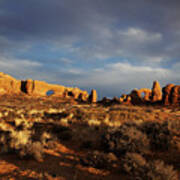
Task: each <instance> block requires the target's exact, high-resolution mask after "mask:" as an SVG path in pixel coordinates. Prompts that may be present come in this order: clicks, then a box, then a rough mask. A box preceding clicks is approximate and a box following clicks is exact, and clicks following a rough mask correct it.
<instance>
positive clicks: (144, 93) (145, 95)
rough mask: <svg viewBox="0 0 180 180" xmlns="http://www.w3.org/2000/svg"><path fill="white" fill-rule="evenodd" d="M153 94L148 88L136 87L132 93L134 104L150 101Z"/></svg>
mask: <svg viewBox="0 0 180 180" xmlns="http://www.w3.org/2000/svg"><path fill="white" fill-rule="evenodd" d="M151 95H152V91H151V90H150V89H147V88H142V89H139V90H138V89H134V90H133V91H132V92H131V94H130V97H131V102H132V104H142V103H144V102H149V101H150V98H151Z"/></svg>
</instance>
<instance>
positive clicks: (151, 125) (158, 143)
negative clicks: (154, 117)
mask: <svg viewBox="0 0 180 180" xmlns="http://www.w3.org/2000/svg"><path fill="white" fill-rule="evenodd" d="M141 130H142V132H144V133H145V134H146V135H147V137H148V138H149V140H150V145H151V149H152V150H160V151H165V150H168V148H169V147H170V145H171V140H172V135H171V132H170V131H169V129H168V123H166V122H165V123H159V122H145V123H143V124H142V126H141Z"/></svg>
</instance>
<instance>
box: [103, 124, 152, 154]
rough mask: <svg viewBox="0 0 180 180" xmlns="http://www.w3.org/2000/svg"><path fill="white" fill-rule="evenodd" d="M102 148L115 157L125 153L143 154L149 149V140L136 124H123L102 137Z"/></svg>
mask: <svg viewBox="0 0 180 180" xmlns="http://www.w3.org/2000/svg"><path fill="white" fill-rule="evenodd" d="M101 143H102V146H103V148H104V150H105V151H107V152H113V153H115V154H116V155H117V156H120V155H124V154H125V153H127V152H140V153H145V152H146V151H147V150H148V149H149V140H148V138H147V136H146V134H144V133H143V132H141V131H140V130H139V129H138V127H137V126H136V124H132V123H125V124H123V125H121V126H120V127H118V128H110V129H109V130H108V131H107V132H106V133H105V134H104V135H103V136H102V142H101Z"/></svg>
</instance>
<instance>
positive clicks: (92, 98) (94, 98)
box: [89, 89, 98, 103]
mask: <svg viewBox="0 0 180 180" xmlns="http://www.w3.org/2000/svg"><path fill="white" fill-rule="evenodd" d="M97 98H98V97H97V92H96V90H95V89H93V90H92V91H91V94H90V96H89V101H90V103H96V102H97Z"/></svg>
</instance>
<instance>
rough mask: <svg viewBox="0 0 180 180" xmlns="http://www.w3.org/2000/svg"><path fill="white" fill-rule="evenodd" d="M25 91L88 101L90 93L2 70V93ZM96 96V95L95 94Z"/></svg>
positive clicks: (0, 87)
mask: <svg viewBox="0 0 180 180" xmlns="http://www.w3.org/2000/svg"><path fill="white" fill-rule="evenodd" d="M20 92H23V93H25V94H28V95H29V96H47V95H48V92H51V94H53V95H55V96H58V97H65V98H73V99H77V100H78V99H81V100H82V101H88V98H89V94H88V92H87V91H83V90H81V89H79V88H73V87H65V86H61V85H57V84H48V83H46V82H44V81H38V80H32V79H28V80H23V81H20V80H16V79H15V78H13V77H11V76H9V75H7V74H4V73H2V72H0V94H14V93H20ZM93 98H94V95H93Z"/></svg>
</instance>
